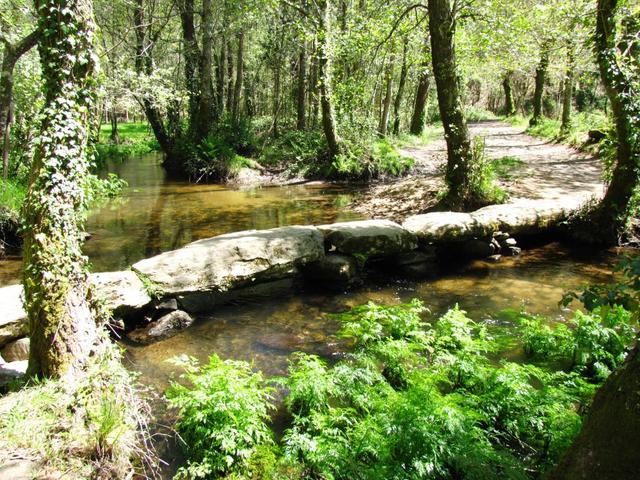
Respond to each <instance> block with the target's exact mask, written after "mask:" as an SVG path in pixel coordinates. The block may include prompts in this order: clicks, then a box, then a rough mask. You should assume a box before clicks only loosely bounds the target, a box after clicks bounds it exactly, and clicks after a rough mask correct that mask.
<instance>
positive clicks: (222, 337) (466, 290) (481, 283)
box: [127, 243, 616, 391]
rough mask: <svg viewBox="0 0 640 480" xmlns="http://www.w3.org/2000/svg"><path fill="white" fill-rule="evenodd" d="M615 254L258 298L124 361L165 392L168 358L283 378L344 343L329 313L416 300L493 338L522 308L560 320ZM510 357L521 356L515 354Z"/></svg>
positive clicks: (517, 262) (529, 259)
mask: <svg viewBox="0 0 640 480" xmlns="http://www.w3.org/2000/svg"><path fill="white" fill-rule="evenodd" d="M615 256H616V255H615V253H614V252H612V251H610V252H599V253H594V252H576V251H571V250H569V249H568V248H567V247H564V246H562V245H560V244H557V243H553V244H549V245H546V246H543V247H538V248H534V249H532V250H529V251H525V252H524V253H523V255H522V256H520V257H518V258H504V259H502V261H500V262H499V263H489V262H484V261H477V262H474V263H472V264H470V265H467V266H464V267H460V268H457V269H452V270H451V271H449V272H446V273H445V274H443V275H442V276H440V277H438V278H434V279H431V280H425V281H417V282H413V281H406V280H401V279H397V280H393V279H391V280H389V279H387V280H386V281H383V282H380V281H378V282H375V283H373V284H371V285H369V286H367V287H365V288H363V289H361V290H358V291H356V292H350V293H319V292H306V293H305V292H301V293H298V294H296V295H292V296H290V297H289V298H256V299H255V300H254V301H253V302H252V303H250V304H244V305H232V306H225V307H221V308H218V309H217V310H216V311H215V312H211V313H210V314H208V315H201V316H199V317H198V318H197V321H196V323H195V325H193V326H192V327H190V328H189V329H187V330H185V331H183V332H181V333H179V334H178V335H176V336H174V337H172V338H169V339H166V340H164V341H161V342H158V343H155V344H153V345H150V346H146V347H136V346H129V347H128V353H127V359H128V361H129V362H130V367H131V368H132V369H133V370H137V371H140V372H141V381H142V382H143V383H145V384H147V385H150V386H153V387H155V388H156V389H158V390H159V391H163V390H164V389H165V388H166V387H167V385H168V380H169V378H170V377H171V376H172V375H173V374H175V373H177V371H178V369H176V367H174V366H173V365H172V364H171V363H169V362H168V361H167V360H168V359H170V358H171V357H173V356H176V355H181V354H186V355H189V356H194V357H196V358H198V359H199V360H200V361H203V362H204V361H206V360H207V358H208V356H209V355H211V354H213V353H217V354H218V355H220V356H221V357H222V358H233V359H242V360H247V361H251V362H253V363H254V365H255V367H256V368H258V369H260V370H263V371H264V372H265V373H266V374H267V375H280V374H284V373H285V372H286V358H287V356H288V355H289V354H290V353H291V352H294V351H304V352H308V353H316V354H319V355H321V356H323V357H325V358H328V359H331V358H336V357H339V356H340V355H342V353H344V351H345V349H346V345H345V344H344V343H343V342H342V341H341V340H340V339H338V338H337V337H336V335H335V334H336V332H337V330H338V327H339V325H338V323H337V321H336V320H335V319H333V318H331V316H330V315H329V314H330V313H332V312H340V311H344V310H346V309H348V308H349V307H352V306H355V305H359V304H362V303H365V302H367V301H369V300H373V301H375V302H380V303H387V304H395V303H398V302H406V301H408V300H410V299H412V298H419V299H421V300H423V301H424V302H425V304H426V305H427V306H428V307H429V309H430V311H431V313H430V314H429V315H428V316H427V318H435V317H437V316H438V315H440V314H442V313H444V312H445V311H446V310H447V309H449V308H450V307H452V306H454V305H455V304H456V303H458V304H459V305H460V307H461V308H463V309H464V310H466V311H467V312H468V313H469V315H470V316H471V318H473V319H474V320H476V321H481V322H488V323H489V324H490V325H491V326H492V328H494V330H495V331H496V333H503V334H505V333H506V334H508V328H509V327H510V326H511V324H510V323H509V320H508V318H509V317H508V316H507V315H501V314H500V313H499V312H500V311H502V310H504V309H515V310H521V309H523V310H526V311H527V312H529V313H533V314H540V315H545V316H547V317H549V318H550V319H551V320H558V321H562V320H563V319H564V318H565V317H566V316H567V315H568V314H570V310H569V309H563V308H560V307H559V306H558V302H559V301H560V299H561V297H562V294H563V293H564V292H565V291H567V290H568V289H572V288H576V287H578V286H580V285H581V284H584V283H586V282H607V281H610V280H611V265H612V264H613V263H614V262H615ZM508 355H509V356H510V357H518V356H519V355H520V353H519V352H518V351H513V352H510V353H509V354H508Z"/></svg>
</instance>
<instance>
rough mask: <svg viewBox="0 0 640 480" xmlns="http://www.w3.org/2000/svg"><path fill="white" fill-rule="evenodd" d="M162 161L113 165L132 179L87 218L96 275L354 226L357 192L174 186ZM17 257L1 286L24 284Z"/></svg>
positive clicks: (6, 267)
mask: <svg viewBox="0 0 640 480" xmlns="http://www.w3.org/2000/svg"><path fill="white" fill-rule="evenodd" d="M160 161H161V158H160V156H158V155H145V156H141V157H136V158H132V159H130V160H128V161H125V162H123V163H111V164H109V165H108V166H107V170H106V172H105V173H107V172H113V173H117V174H118V175H119V176H120V177H122V178H124V179H125V180H127V182H128V183H129V188H127V190H126V191H125V193H124V195H123V196H122V197H120V198H117V199H114V200H113V201H110V202H108V203H107V204H106V205H104V206H103V207H102V208H100V209H97V210H95V211H93V212H91V214H90V215H89V218H88V219H87V225H86V229H87V231H88V232H89V233H90V234H91V237H90V239H89V240H88V241H87V242H86V244H85V247H84V251H85V253H86V254H87V256H88V257H89V260H90V262H91V264H92V266H93V270H94V271H111V270H120V269H124V268H127V267H129V266H130V265H131V264H133V263H135V262H137V261H138V260H141V259H142V258H146V257H149V256H153V255H156V254H158V253H160V252H164V251H167V250H173V249H176V248H179V247H181V246H183V245H185V244H187V243H189V242H192V241H194V240H199V239H201V238H206V237H211V236H215V235H220V234H223V233H228V232H234V231H239V230H248V229H263V228H273V227H278V226H283V225H294V224H310V223H315V224H319V223H329V222H333V221H341V220H351V219H354V218H357V217H356V215H355V214H353V213H349V212H346V211H344V209H343V208H342V207H343V206H344V204H345V200H346V199H348V198H349V197H350V195H351V192H352V190H349V189H347V188H345V187H341V186H336V185H327V184H313V185H298V186H288V187H265V188H254V189H234V188H230V187H227V186H224V185H194V184H189V183H187V182H176V181H169V180H167V179H166V178H165V172H164V170H163V168H162V167H161V165H160ZM20 270H21V262H20V260H19V259H13V260H3V261H0V286H2V285H9V284H12V283H18V282H19V281H20Z"/></svg>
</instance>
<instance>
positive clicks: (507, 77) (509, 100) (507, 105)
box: [502, 70, 516, 117]
mask: <svg viewBox="0 0 640 480" xmlns="http://www.w3.org/2000/svg"><path fill="white" fill-rule="evenodd" d="M512 76H513V71H512V70H509V71H507V72H506V73H505V74H504V77H503V79H502V89H503V90H504V114H505V115H506V116H507V117H510V116H512V115H515V114H516V105H515V102H514V101H513V89H512V88H511V77H512Z"/></svg>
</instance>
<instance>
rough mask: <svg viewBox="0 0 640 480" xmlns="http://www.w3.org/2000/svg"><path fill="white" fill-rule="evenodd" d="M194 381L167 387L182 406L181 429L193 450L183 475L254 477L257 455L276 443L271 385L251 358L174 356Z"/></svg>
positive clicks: (178, 426)
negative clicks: (271, 419)
mask: <svg viewBox="0 0 640 480" xmlns="http://www.w3.org/2000/svg"><path fill="white" fill-rule="evenodd" d="M174 363H176V364H177V365H178V366H181V367H183V368H184V370H185V372H184V373H183V374H182V375H181V376H180V378H181V379H182V380H184V381H185V382H187V383H188V384H189V386H188V387H187V386H185V385H182V384H180V383H176V382H174V383H173V384H172V385H171V387H170V388H169V390H168V391H167V394H166V395H167V398H168V399H169V404H170V405H171V406H172V407H174V408H176V409H177V410H178V415H179V420H178V422H177V424H176V429H177V430H178V432H179V433H180V436H181V438H182V440H183V441H184V443H183V446H184V449H185V452H186V454H187V457H188V460H187V465H186V466H185V467H182V468H181V469H180V471H179V472H178V478H212V477H215V476H220V475H233V476H235V478H247V477H249V478H250V476H251V466H252V465H254V466H255V465H256V463H257V464H258V465H259V464H260V462H256V461H255V460H256V459H255V458H254V457H255V456H256V455H257V454H258V453H259V452H262V453H261V454H263V455H264V454H265V450H264V449H265V448H266V447H270V446H271V445H272V444H273V438H272V434H271V431H270V429H269V427H268V426H267V423H266V422H267V420H268V418H269V416H268V413H269V410H271V409H272V408H273V406H272V404H271V388H269V387H266V386H265V385H264V381H263V378H262V375H261V374H260V373H254V372H252V370H251V367H250V365H249V364H247V363H246V362H237V361H231V360H226V361H222V360H221V359H220V358H219V357H218V356H217V355H213V356H212V357H211V358H210V359H209V363H208V364H206V365H203V366H200V365H198V362H197V361H196V360H195V359H193V358H187V357H181V358H178V359H175V360H174Z"/></svg>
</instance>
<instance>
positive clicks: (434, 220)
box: [402, 212, 476, 243]
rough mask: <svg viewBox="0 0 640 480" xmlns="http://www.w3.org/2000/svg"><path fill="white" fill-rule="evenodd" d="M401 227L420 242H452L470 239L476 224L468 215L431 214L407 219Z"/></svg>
mask: <svg viewBox="0 0 640 480" xmlns="http://www.w3.org/2000/svg"><path fill="white" fill-rule="evenodd" d="M402 226H403V227H404V228H405V229H407V230H408V231H410V232H411V233H414V234H415V235H417V236H418V238H419V239H420V241H421V242H423V243H428V242H452V241H462V240H467V239H469V238H472V237H473V236H475V234H476V223H475V220H474V219H473V217H472V216H471V215H470V214H468V213H456V212H432V213H425V214H423V215H414V216H412V217H409V218H407V219H406V220H405V221H404V223H403V224H402Z"/></svg>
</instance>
